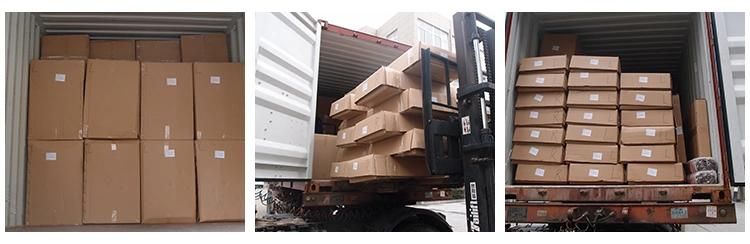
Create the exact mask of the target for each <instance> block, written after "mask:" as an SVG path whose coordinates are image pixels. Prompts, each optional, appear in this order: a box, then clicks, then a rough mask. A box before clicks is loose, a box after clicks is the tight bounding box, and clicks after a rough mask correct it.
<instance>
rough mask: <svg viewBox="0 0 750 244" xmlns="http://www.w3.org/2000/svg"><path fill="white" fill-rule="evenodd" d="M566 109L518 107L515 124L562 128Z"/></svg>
mask: <svg viewBox="0 0 750 244" xmlns="http://www.w3.org/2000/svg"><path fill="white" fill-rule="evenodd" d="M564 122H565V110H564V109H562V108H530V109H516V114H515V116H514V125H516V126H541V127H556V128H562V125H563V123H564Z"/></svg>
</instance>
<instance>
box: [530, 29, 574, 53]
mask: <svg viewBox="0 0 750 244" xmlns="http://www.w3.org/2000/svg"><path fill="white" fill-rule="evenodd" d="M577 39H578V38H577V36H576V35H572V34H550V33H545V34H544V36H543V37H542V44H541V45H540V46H539V56H551V55H575V54H576V41H577Z"/></svg>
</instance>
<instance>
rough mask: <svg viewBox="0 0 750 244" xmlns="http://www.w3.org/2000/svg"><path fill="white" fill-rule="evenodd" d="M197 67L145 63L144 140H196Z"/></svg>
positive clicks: (142, 129) (142, 106) (142, 130)
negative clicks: (194, 93)
mask: <svg viewBox="0 0 750 244" xmlns="http://www.w3.org/2000/svg"><path fill="white" fill-rule="evenodd" d="M193 135H194V133H193V66H192V65H191V64H189V63H141V139H145V140H193Z"/></svg>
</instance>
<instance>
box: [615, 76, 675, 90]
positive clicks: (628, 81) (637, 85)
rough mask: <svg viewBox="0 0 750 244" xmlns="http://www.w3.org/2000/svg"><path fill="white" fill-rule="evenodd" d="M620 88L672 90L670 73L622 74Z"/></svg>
mask: <svg viewBox="0 0 750 244" xmlns="http://www.w3.org/2000/svg"><path fill="white" fill-rule="evenodd" d="M620 88H622V89H637V90H651V89H653V90H672V78H671V76H670V75H669V73H622V74H621V75H620Z"/></svg>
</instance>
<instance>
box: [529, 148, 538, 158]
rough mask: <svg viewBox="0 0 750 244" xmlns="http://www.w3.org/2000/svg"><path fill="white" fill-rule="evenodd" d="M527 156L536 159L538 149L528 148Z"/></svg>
mask: <svg viewBox="0 0 750 244" xmlns="http://www.w3.org/2000/svg"><path fill="white" fill-rule="evenodd" d="M529 154H531V155H533V156H534V157H536V155H537V154H539V148H536V147H531V148H529Z"/></svg>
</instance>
